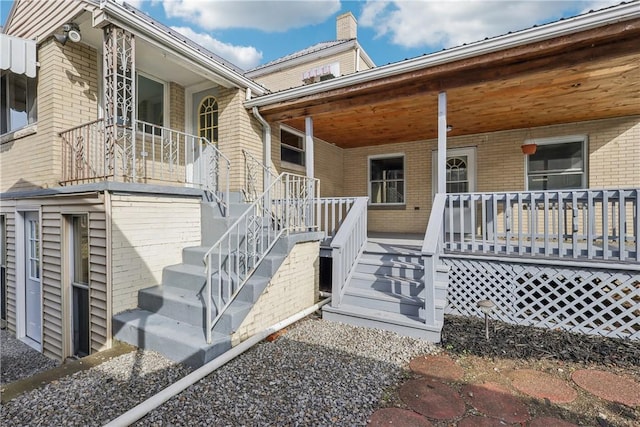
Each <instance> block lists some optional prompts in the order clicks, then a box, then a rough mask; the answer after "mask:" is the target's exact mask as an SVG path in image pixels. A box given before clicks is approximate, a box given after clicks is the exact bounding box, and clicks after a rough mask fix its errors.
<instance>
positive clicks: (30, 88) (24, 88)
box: [0, 71, 38, 134]
mask: <svg viewBox="0 0 640 427" xmlns="http://www.w3.org/2000/svg"><path fill="white" fill-rule="evenodd" d="M36 87H37V82H36V79H30V78H28V77H27V76H25V75H22V74H13V73H9V72H5V71H3V72H2V75H1V77H0V89H1V90H0V92H1V93H2V96H1V98H2V99H1V100H0V104H1V106H2V107H1V109H2V112H1V114H2V116H1V117H0V134H5V133H8V132H13V131H15V130H18V129H20V128H23V127H25V126H27V125H30V124H32V123H35V122H36V120H37V118H38V117H37V105H36V104H37V100H36Z"/></svg>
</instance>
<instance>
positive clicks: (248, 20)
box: [162, 0, 340, 32]
mask: <svg viewBox="0 0 640 427" xmlns="http://www.w3.org/2000/svg"><path fill="white" fill-rule="evenodd" d="M162 3H163V6H164V10H165V13H166V15H167V17H168V18H180V19H183V20H184V21H185V22H192V23H194V24H196V25H197V26H199V27H201V28H204V29H207V30H213V29H226V28H251V29H257V30H263V31H276V32H279V31H287V30H289V29H292V28H300V27H304V26H307V25H312V24H318V23H321V22H323V21H325V20H326V19H327V18H328V17H330V16H331V15H333V14H334V13H336V12H337V11H339V10H340V0H316V1H310V0H306V1H283V0H279V1H272V0H264V1H228V0H208V1H204V0H164V1H163V2H162Z"/></svg>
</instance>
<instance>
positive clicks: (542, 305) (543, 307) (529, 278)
mask: <svg viewBox="0 0 640 427" xmlns="http://www.w3.org/2000/svg"><path fill="white" fill-rule="evenodd" d="M441 260H442V262H443V263H444V264H446V265H449V266H450V267H451V270H450V272H449V281H450V282H449V292H448V293H449V296H448V303H447V308H446V310H445V313H447V314H459V315H463V316H478V317H483V316H484V315H483V314H482V312H480V310H478V308H477V307H476V303H477V302H478V301H479V300H482V299H490V300H491V301H493V302H494V303H495V304H496V305H497V308H496V309H495V311H494V313H493V314H492V315H491V317H492V318H497V319H500V320H502V321H504V322H507V323H513V324H519V325H527V326H538V327H547V328H561V329H566V330H569V331H574V332H582V333H586V334H592V335H604V336H611V337H620V338H630V339H634V340H640V272H638V271H627V270H613V269H611V270H607V269H602V268H589V267H567V266H559V265H536V264H518V263H514V262H505V261H493V260H486V259H468V258H464V259H462V258H446V257H442V258H441Z"/></svg>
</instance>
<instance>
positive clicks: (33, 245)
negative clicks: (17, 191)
mask: <svg viewBox="0 0 640 427" xmlns="http://www.w3.org/2000/svg"><path fill="white" fill-rule="evenodd" d="M24 231H25V233H24V248H25V257H24V259H25V272H24V277H25V299H24V301H25V307H24V309H25V311H24V312H25V335H26V337H27V338H30V339H31V340H33V341H35V342H36V343H38V344H40V342H41V335H42V281H41V279H40V219H39V215H38V212H26V213H25V214H24Z"/></svg>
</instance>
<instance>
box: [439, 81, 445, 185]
mask: <svg viewBox="0 0 640 427" xmlns="http://www.w3.org/2000/svg"><path fill="white" fill-rule="evenodd" d="M446 163H447V92H440V93H439V94H438V166H437V167H438V193H439V194H444V193H446V192H447V187H446V184H447V175H446Z"/></svg>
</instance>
